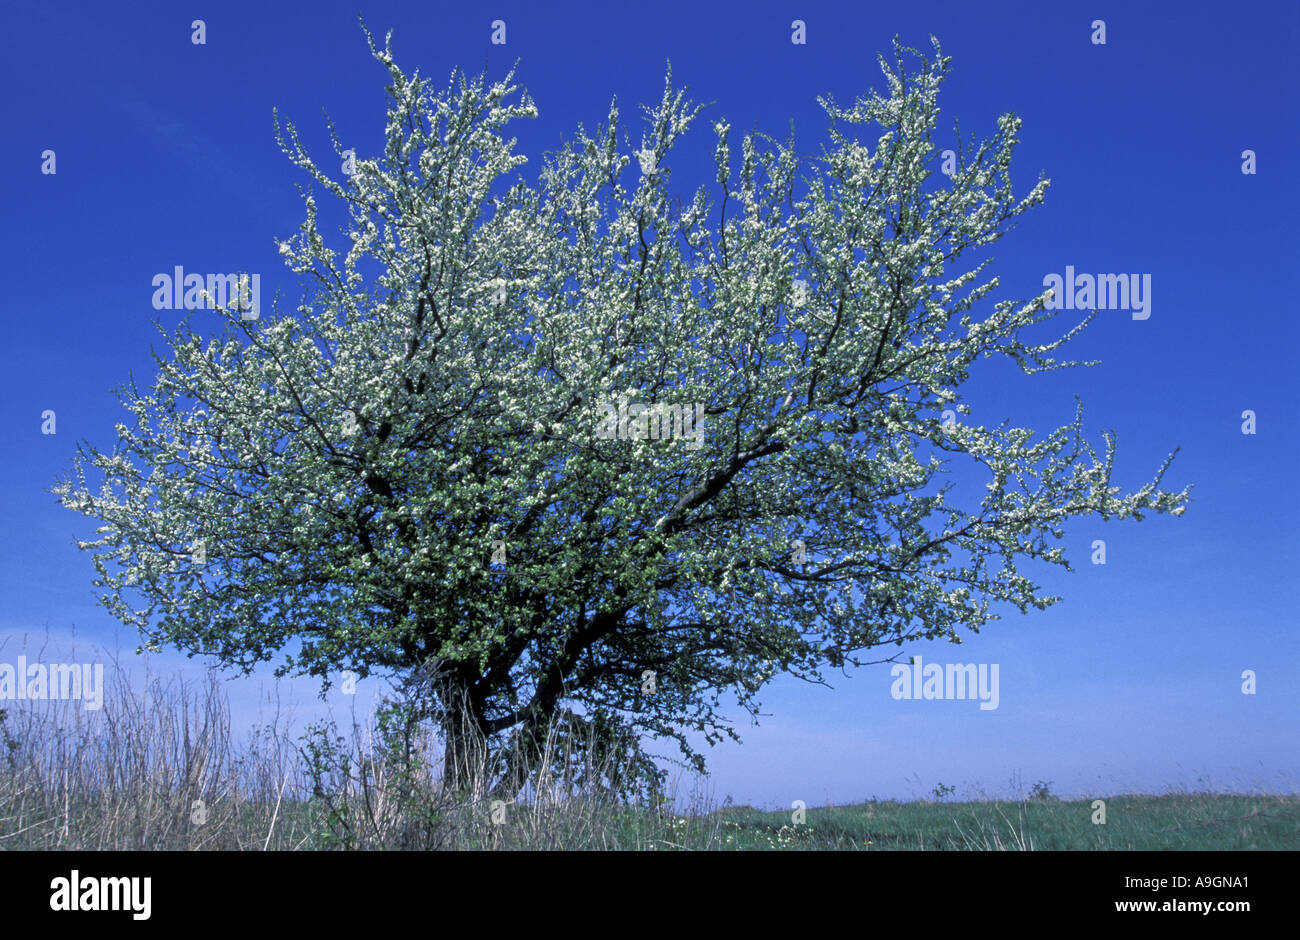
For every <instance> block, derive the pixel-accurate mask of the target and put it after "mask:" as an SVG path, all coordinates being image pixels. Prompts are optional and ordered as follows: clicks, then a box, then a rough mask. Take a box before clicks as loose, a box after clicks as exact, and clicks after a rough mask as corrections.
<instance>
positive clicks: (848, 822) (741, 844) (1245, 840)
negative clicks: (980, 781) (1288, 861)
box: [664, 793, 1300, 851]
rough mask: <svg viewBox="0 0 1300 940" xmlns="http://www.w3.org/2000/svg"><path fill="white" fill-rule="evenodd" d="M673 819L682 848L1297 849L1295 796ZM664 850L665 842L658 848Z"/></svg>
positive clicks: (1192, 796)
mask: <svg viewBox="0 0 1300 940" xmlns="http://www.w3.org/2000/svg"><path fill="white" fill-rule="evenodd" d="M710 815H711V818H713V819H716V820H718V822H719V823H720V828H719V830H718V831H719V832H720V838H716V837H715V838H704V839H700V838H698V837H699V836H702V835H706V834H708V833H709V832H710V830H712V828H713V827H712V826H711V825H709V824H708V818H707V817H706V820H691V821H688V823H687V825H685V826H682V829H683V832H684V833H686V834H687V835H686V837H685V838H683V839H682V840H681V844H684V845H685V846H686V847H688V848H708V849H737V850H760V851H769V850H773V849H777V850H780V849H796V850H797V849H814V850H839V851H844V850H854V851H882V850H904V851H908V850H911V851H923V850H939V851H953V850H957V851H962V850H1002V849H1006V850H1027V849H1032V850H1102V851H1109V850H1161V849H1168V850H1178V851H1186V850H1216V849H1217V850H1237V849H1297V848H1300V797H1296V796H1234V795H1220V794H1209V793H1176V794H1168V795H1164V796H1117V797H1112V798H1109V799H1107V800H1106V822H1105V823H1104V824H1094V823H1093V822H1092V817H1093V809H1092V801H1091V800H1078V801H1064V800H1041V801H1040V800H1028V801H1024V802H1016V801H986V802H972V803H958V802H952V803H947V802H945V803H931V802H915V803H901V802H895V801H873V802H870V803H863V804H858V805H855V806H837V807H834V808H821V809H809V810H807V813H806V817H805V821H804V824H803V825H795V824H794V822H793V820H792V815H793V814H792V813H791V812H785V811H782V812H762V811H760V810H756V809H753V808H751V807H729V808H727V809H724V810H720V811H718V812H717V813H714V814H710ZM664 848H668V846H664Z"/></svg>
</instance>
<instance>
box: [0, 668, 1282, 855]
mask: <svg viewBox="0 0 1300 940" xmlns="http://www.w3.org/2000/svg"><path fill="white" fill-rule="evenodd" d="M109 688H110V689H112V690H113V696H112V698H111V700H108V701H106V702H105V703H104V708H103V710H102V711H99V712H94V713H89V714H88V713H87V712H85V711H83V710H82V709H80V708H79V707H77V703H75V702H57V701H48V702H46V701H43V702H31V701H28V702H25V703H21V707H18V705H11V704H10V703H6V706H7V707H6V708H5V709H0V849H3V850H155V849H169V850H199V851H202V850H213V849H216V850H251V851H262V850H273V851H277V850H278V851H294V850H417V851H418V850H439V849H443V850H445V849H451V850H457V849H460V850H512V849H523V850H530V849H531V850H630V851H682V850H703V851H784V850H835V851H859V852H860V851H898V850H902V851H935V850H937V851H987V850H993V851H1000V850H1011V851H1022V850H1033V851H1045V850H1046V851H1051V850H1089V851H1092V850H1099V851H1111V850H1121V851H1123V850H1153V849H1154V850H1279V849H1292V850H1295V849H1300V796H1297V795H1268V794H1250V795H1241V794H1222V793H1220V794H1215V793H1199V792H1168V793H1165V794H1163V795H1159V796H1144V795H1114V796H1111V795H1108V794H1105V793H1099V794H1096V797H1097V798H1100V799H1102V800H1104V801H1105V807H1104V809H1105V817H1104V822H1103V821H1102V818H1101V815H1100V813H1099V808H1098V807H1095V806H1094V798H1093V797H1090V798H1088V799H1085V800H1061V799H1057V798H1056V797H1055V796H1053V795H1052V794H1051V792H1050V788H1049V786H1048V785H1047V784H1044V783H1039V784H1036V785H1035V786H1034V787H1033V788H1032V789H1031V791H1030V792H1029V794H1028V795H1027V796H1023V797H1019V798H1017V799H981V800H979V801H978V802H974V801H972V802H958V801H954V800H950V799H949V798H950V797H951V796H952V795H953V790H952V788H951V787H944V786H942V785H940V786H937V787H936V788H935V791H934V794H933V796H934V798H933V799H930V800H915V801H911V802H901V801H893V800H872V801H870V802H865V803H860V804H856V805H851V806H837V807H821V808H819V807H809V808H807V809H804V810H801V811H799V810H793V809H787V810H781V811H764V810H761V809H755V808H753V807H748V806H730V805H724V806H723V807H721V808H719V807H718V806H717V805H716V803H714V804H712V805H710V804H709V803H708V802H707V801H705V800H702V799H695V800H692V801H690V805H692V806H693V809H691V810H689V811H682V810H680V809H678V810H677V811H672V809H671V808H672V807H674V806H680V804H674V803H673V802H672V801H670V800H663V799H659V800H656V801H655V802H656V804H657V805H656V807H655V808H652V807H651V806H648V805H627V804H626V803H619V802H617V801H614V800H612V799H610V797H609V794H608V793H606V792H604V791H602V790H601V788H600V785H599V784H598V785H597V786H596V787H595V788H594V789H593V787H592V786H591V785H590V781H592V780H596V781H601V780H602V779H607V776H606V775H607V768H603V767H597V768H592V767H590V766H586V767H581V766H579V767H578V768H577V776H576V777H569V776H566V773H565V769H566V768H569V769H572V767H573V764H572V762H571V761H569V760H566V759H564V756H563V755H556V760H555V761H554V763H553V764H545V765H544V769H543V771H542V773H543V774H544V775H545V776H544V779H545V780H546V781H547V786H545V787H544V788H542V789H541V790H540V791H539V792H534V793H532V795H531V797H530V798H529V799H527V800H522V801H520V802H516V803H509V804H507V803H504V802H499V801H498V802H495V803H494V801H492V800H491V799H490V798H489V795H488V793H487V792H486V791H485V789H479V790H473V789H465V790H461V791H459V792H455V793H451V792H448V791H447V790H446V789H445V788H444V787H443V786H442V782H441V761H440V758H439V754H438V752H437V747H436V741H434V740H433V738H432V735H431V733H430V732H428V731H427V729H426V730H425V731H423V732H421V734H422V735H425V736H424V737H421V738H420V739H414V738H410V737H409V734H408V736H407V737H406V738H403V740H402V746H401V748H400V752H401V753H400V754H399V753H398V751H399V749H398V748H394V747H393V746H391V745H390V746H388V747H385V746H384V744H383V741H384V738H383V734H382V733H380V734H378V735H376V729H375V728H374V727H369V728H362V727H358V726H357V725H355V724H354V726H353V728H352V729H351V734H350V736H348V735H343V734H338V733H337V729H336V728H331V729H330V731H329V732H328V733H325V734H318V735H317V736H316V737H315V738H313V739H312V740H313V741H314V743H307V739H304V738H301V737H300V738H292V737H290V736H289V735H288V733H287V731H286V730H285V729H284V728H280V727H275V726H271V727H267V728H265V729H262V731H260V732H259V733H257V734H254V735H253V736H252V737H251V738H250V739H248V740H246V741H244V742H241V743H238V744H236V743H235V742H234V741H233V739H232V737H231V733H230V719H229V711H228V707H227V704H226V701H225V699H224V696H223V694H222V691H221V688H220V685H219V683H217V682H216V681H215V680H213V681H212V682H211V683H210V684H209V685H208V686H207V687H206V688H203V689H199V690H197V691H196V690H194V689H193V688H190V687H188V686H186V685H184V684H176V683H174V682H162V681H161V680H157V679H155V680H153V681H151V682H149V683H147V684H146V686H145V687H144V688H143V689H141V690H140V691H133V690H132V687H131V684H130V683H129V682H126V681H115V682H113V683H111V684H110V685H109ZM593 770H594V772H593ZM584 781H585V782H584ZM706 783H707V781H700V780H696V781H695V786H694V787H693V788H692V791H691V792H693V793H699V792H701V791H702V789H703V785H704V784H706ZM1017 789H1018V788H1017ZM975 792H976V794H977V795H978V794H979V791H975Z"/></svg>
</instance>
